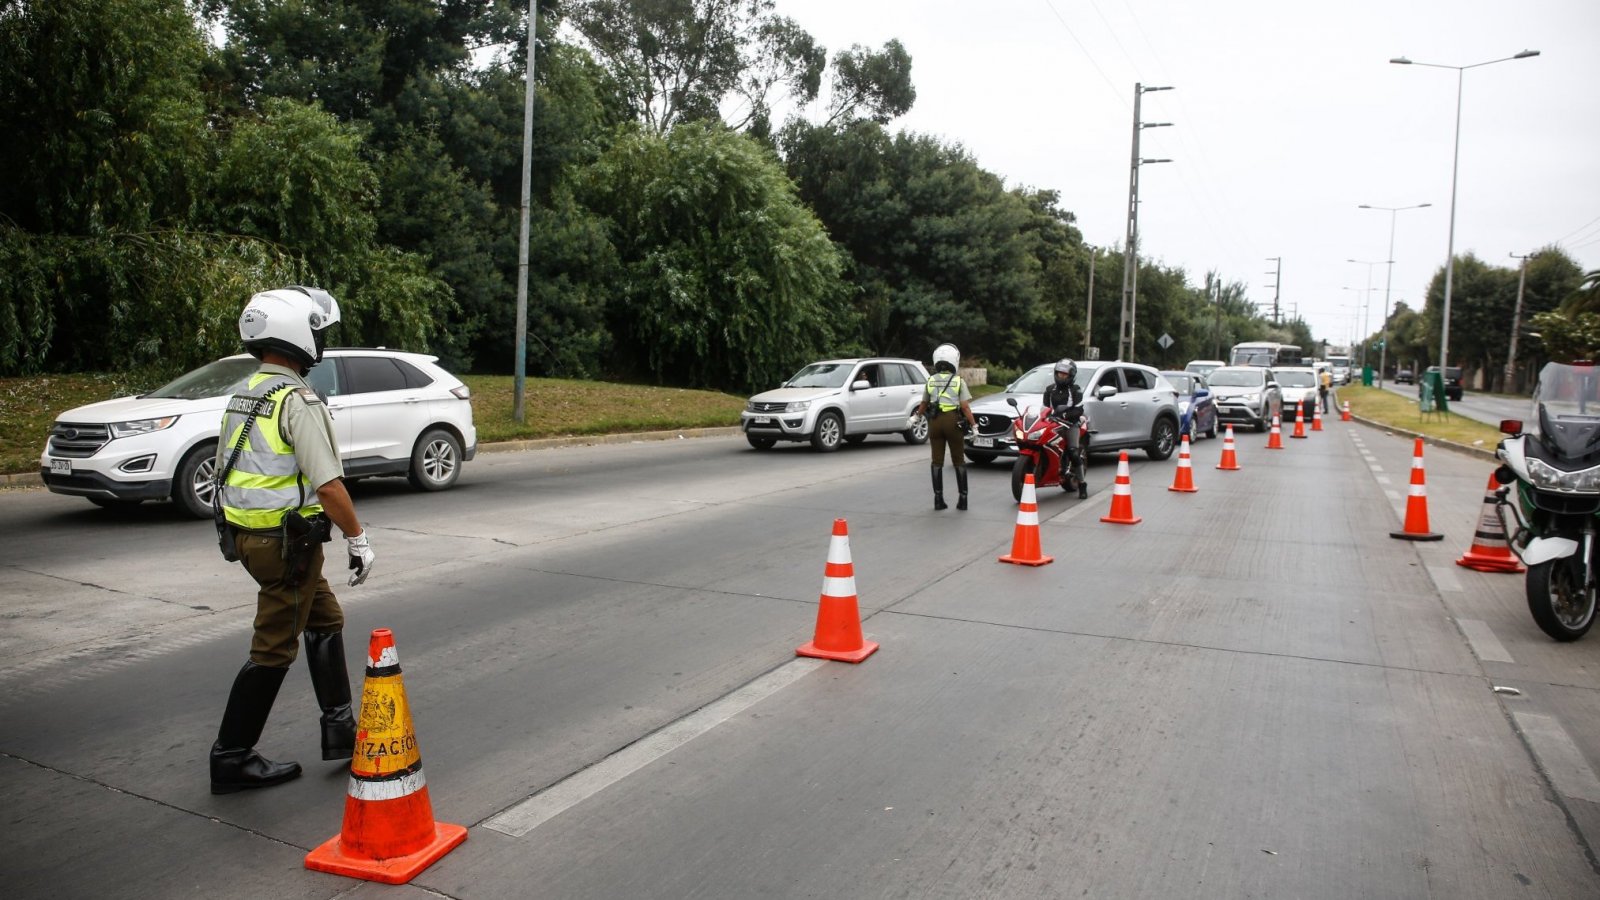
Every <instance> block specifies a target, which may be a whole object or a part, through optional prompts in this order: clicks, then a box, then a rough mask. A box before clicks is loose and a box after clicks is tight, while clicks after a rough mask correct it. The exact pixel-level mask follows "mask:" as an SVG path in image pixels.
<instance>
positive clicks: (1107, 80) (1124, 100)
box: [1044, 0, 1128, 107]
mask: <svg viewBox="0 0 1600 900" xmlns="http://www.w3.org/2000/svg"><path fill="white" fill-rule="evenodd" d="M1044 5H1045V6H1048V7H1050V11H1051V12H1052V13H1055V16H1056V21H1058V22H1060V23H1061V27H1062V28H1065V29H1066V30H1067V35H1068V36H1069V37H1071V38H1072V42H1073V43H1074V44H1077V45H1078V49H1079V50H1082V51H1083V58H1084V59H1087V60H1088V61H1089V65H1091V66H1094V70H1095V71H1096V72H1099V73H1100V77H1101V79H1103V80H1104V81H1105V83H1106V87H1108V88H1110V89H1111V94H1112V96H1114V97H1116V98H1117V102H1119V103H1121V104H1122V105H1123V106H1124V107H1126V106H1127V105H1128V100H1127V98H1126V97H1124V96H1122V92H1121V91H1120V90H1118V88H1117V84H1116V82H1114V81H1112V80H1111V76H1109V75H1107V74H1106V70H1105V69H1102V68H1100V63H1098V62H1096V61H1095V58H1094V54H1092V53H1090V52H1089V48H1088V47H1085V46H1084V45H1083V41H1081V40H1079V39H1078V33H1077V32H1075V31H1073V30H1072V26H1071V25H1068V24H1067V20H1066V19H1064V18H1062V17H1061V11H1060V10H1058V9H1056V5H1055V4H1054V3H1051V2H1050V0H1044Z"/></svg>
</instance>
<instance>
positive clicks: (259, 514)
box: [221, 372, 322, 531]
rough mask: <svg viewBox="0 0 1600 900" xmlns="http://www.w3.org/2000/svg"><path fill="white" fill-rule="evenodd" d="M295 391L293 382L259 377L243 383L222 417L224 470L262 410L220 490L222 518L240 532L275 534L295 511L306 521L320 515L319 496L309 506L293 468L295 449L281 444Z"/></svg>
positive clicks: (264, 375)
mask: <svg viewBox="0 0 1600 900" xmlns="http://www.w3.org/2000/svg"><path fill="white" fill-rule="evenodd" d="M297 387H299V384H298V383H297V382H296V381H294V379H292V378H287V377H285V376H283V375H274V374H272V373H270V372H257V373H256V374H254V375H252V376H250V380H249V381H248V382H246V383H245V389H244V390H243V391H241V392H239V393H237V394H234V395H233V399H231V400H229V401H228V409H227V411H226V412H225V413H223V415H222V446H223V450H222V463H221V464H222V465H227V462H228V458H229V457H231V456H232V455H233V448H234V446H235V445H237V444H238V443H239V432H240V431H241V430H242V429H243V428H244V423H245V421H246V420H248V419H249V418H250V412H251V411H252V410H257V409H259V410H260V412H259V413H258V414H257V415H256V423H255V424H254V425H252V426H251V427H250V436H249V438H248V439H247V440H246V441H245V445H244V447H243V449H241V450H240V451H239V459H238V460H237V461H236V462H234V464H233V469H232V470H231V471H230V472H228V480H227V483H225V484H224V485H222V512H223V514H224V515H225V516H227V518H228V521H229V522H232V523H233V524H234V525H237V526H239V527H240V528H248V529H250V530H252V531H267V530H270V529H274V528H277V527H278V526H279V525H280V524H282V522H283V516H284V514H285V513H287V512H288V511H289V510H291V509H299V510H300V515H302V516H312V515H315V514H316V513H319V512H322V504H320V503H318V502H317V492H316V491H315V490H313V491H310V492H309V496H310V499H311V502H310V503H306V502H305V500H306V497H307V495H308V492H307V491H306V487H305V479H304V478H302V477H301V474H300V465H299V463H297V462H295V458H294V447H292V446H290V445H289V443H288V442H287V441H285V440H284V439H283V432H282V430H281V429H280V427H279V425H280V424H281V422H282V421H283V405H284V402H285V401H286V400H288V398H289V392H290V391H292V390H294V389H295V388H297Z"/></svg>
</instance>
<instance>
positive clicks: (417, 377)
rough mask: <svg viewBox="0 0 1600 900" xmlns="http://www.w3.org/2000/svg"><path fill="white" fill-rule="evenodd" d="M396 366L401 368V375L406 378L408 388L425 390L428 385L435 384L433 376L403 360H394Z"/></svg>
mask: <svg viewBox="0 0 1600 900" xmlns="http://www.w3.org/2000/svg"><path fill="white" fill-rule="evenodd" d="M394 364H395V365H396V366H399V367H400V374H401V375H404V376H405V379H406V387H408V388H425V387H427V386H428V385H430V384H433V376H432V375H429V374H428V373H427V372H424V371H422V370H421V369H419V368H417V367H416V366H413V365H412V364H411V363H408V362H406V361H405V360H403V359H397V360H394Z"/></svg>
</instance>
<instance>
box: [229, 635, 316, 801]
mask: <svg viewBox="0 0 1600 900" xmlns="http://www.w3.org/2000/svg"><path fill="white" fill-rule="evenodd" d="M288 673H289V670H288V669H275V668H272V667H271V666H258V665H256V664H255V663H253V662H247V663H245V664H244V668H242V669H240V670H239V674H238V675H237V676H236V677H235V678H234V679H233V690H232V691H231V692H230V693H229V694H228V708H227V710H225V711H224V712H223V713H222V727H221V728H218V729H217V742H216V743H215V744H212V745H211V793H213V794H231V793H233V792H235V791H242V790H246V789H249V788H263V787H271V786H272V785H275V784H282V783H283V782H285V781H288V780H290V779H291V778H298V777H299V776H300V764H299V763H296V762H286V763H275V762H273V761H272V760H270V759H267V758H266V757H264V756H262V755H261V754H259V753H257V752H256V751H255V746H256V741H259V740H261V730H262V729H263V728H265V727H266V726H267V716H268V715H269V714H270V713H271V712H272V702H273V701H274V700H276V699H278V688H279V687H280V686H282V684H283V676H284V675H287V674H288Z"/></svg>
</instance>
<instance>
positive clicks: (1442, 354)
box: [1389, 50, 1539, 377]
mask: <svg viewBox="0 0 1600 900" xmlns="http://www.w3.org/2000/svg"><path fill="white" fill-rule="evenodd" d="M1538 55H1539V51H1537V50H1524V51H1522V52H1521V53H1518V54H1516V55H1514V56H1505V57H1501V58H1500V59H1491V60H1487V61H1485V62H1481V63H1473V64H1472V65H1469V66H1447V65H1443V64H1441V63H1419V62H1413V61H1411V60H1409V59H1406V58H1405V57H1404V56H1396V57H1395V58H1394V59H1391V60H1389V62H1391V63H1393V64H1395V65H1397V66H1427V67H1429V68H1432V69H1455V70H1456V142H1455V150H1454V155H1453V156H1452V157H1451V162H1450V237H1449V241H1448V246H1447V247H1446V249H1445V253H1446V256H1445V263H1444V319H1443V321H1442V322H1441V327H1440V334H1439V371H1440V373H1444V372H1445V366H1446V365H1447V364H1448V362H1449V358H1450V289H1451V287H1452V285H1453V284H1454V283H1455V273H1456V176H1457V174H1459V172H1460V169H1461V88H1462V85H1463V83H1464V82H1465V80H1466V74H1467V70H1468V69H1476V68H1479V67H1480V66H1491V65H1494V64H1495V63H1502V62H1509V61H1510V60H1513V59H1527V58H1529V57H1531V56H1538ZM1441 377H1442V374H1441Z"/></svg>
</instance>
